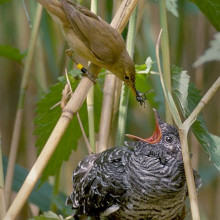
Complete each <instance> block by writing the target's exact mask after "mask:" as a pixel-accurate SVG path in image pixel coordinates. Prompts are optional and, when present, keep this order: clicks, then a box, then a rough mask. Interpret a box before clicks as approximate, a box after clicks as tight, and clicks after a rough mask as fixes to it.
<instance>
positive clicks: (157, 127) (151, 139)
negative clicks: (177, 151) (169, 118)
mask: <svg viewBox="0 0 220 220" xmlns="http://www.w3.org/2000/svg"><path fill="white" fill-rule="evenodd" d="M153 110H154V114H155V130H154V133H153V134H152V135H151V136H150V137H149V138H141V137H137V136H135V135H131V134H126V135H125V136H126V137H128V138H131V139H134V140H135V141H144V142H148V143H150V144H156V143H159V142H160V140H161V138H162V131H161V128H160V124H159V120H160V118H159V115H158V114H157V111H156V109H153Z"/></svg>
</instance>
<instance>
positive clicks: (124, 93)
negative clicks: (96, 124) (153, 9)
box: [116, 7, 138, 146]
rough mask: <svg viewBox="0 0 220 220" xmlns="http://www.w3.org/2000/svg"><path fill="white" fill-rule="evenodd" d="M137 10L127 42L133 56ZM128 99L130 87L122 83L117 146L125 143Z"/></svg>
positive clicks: (131, 19) (130, 21)
mask: <svg viewBox="0 0 220 220" xmlns="http://www.w3.org/2000/svg"><path fill="white" fill-rule="evenodd" d="M137 11H138V9H137V7H136V8H135V10H134V12H133V13H132V15H131V18H130V20H129V26H128V35H127V42H126V48H127V51H128V53H129V55H130V56H131V57H132V58H133V54H134V43H135V32H136V21H137ZM128 99H129V88H128V87H127V86H126V85H125V84H124V83H122V89H121V97H120V104H119V115H118V127H117V139H116V145H117V146H121V145H123V143H124V134H125V128H126V119H127V111H128Z"/></svg>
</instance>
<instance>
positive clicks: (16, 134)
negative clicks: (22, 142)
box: [5, 4, 42, 207]
mask: <svg viewBox="0 0 220 220" xmlns="http://www.w3.org/2000/svg"><path fill="white" fill-rule="evenodd" d="M41 14H42V6H41V5H39V4H38V5H37V10H36V15H35V22H34V25H33V30H32V32H31V37H30V43H29V47H28V54H27V58H26V60H25V65H24V73H23V77H22V82H21V88H20V94H19V101H18V106H17V113H16V119H15V125H14V129H13V135H12V142H11V147H10V155H9V161H8V168H7V175H6V182H5V190H6V206H7V207H8V204H9V201H10V194H11V186H12V180H13V174H14V165H15V161H16V156H17V150H18V142H19V138H20V132H21V124H22V119H23V110H24V100H25V96H26V91H27V86H28V81H29V77H30V69H31V63H32V60H33V55H34V48H35V45H36V41H37V36H38V31H39V26H40V20H41Z"/></svg>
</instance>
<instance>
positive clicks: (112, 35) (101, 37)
mask: <svg viewBox="0 0 220 220" xmlns="http://www.w3.org/2000/svg"><path fill="white" fill-rule="evenodd" d="M61 4H62V6H63V9H64V11H65V14H66V16H67V18H68V19H69V22H70V24H71V26H72V28H73V30H74V32H75V33H76V35H77V37H78V38H79V39H80V40H81V41H82V42H83V43H84V45H85V46H86V47H87V48H88V49H89V50H90V51H91V53H92V54H93V55H94V56H95V57H96V59H97V60H99V61H101V62H103V63H113V62H114V61H115V59H117V57H118V56H119V55H121V53H122V51H123V50H124V47H125V46H124V40H123V38H122V37H121V35H120V34H119V33H118V32H117V31H116V30H115V29H114V28H113V27H111V26H110V25H109V24H107V23H106V22H105V21H104V20H102V19H101V18H100V17H98V16H97V15H95V14H94V13H92V12H91V11H89V10H88V9H87V8H84V7H82V6H79V5H76V4H74V3H72V2H71V1H69V0H61Z"/></svg>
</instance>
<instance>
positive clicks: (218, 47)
mask: <svg viewBox="0 0 220 220" xmlns="http://www.w3.org/2000/svg"><path fill="white" fill-rule="evenodd" d="M214 60H217V61H218V60H220V32H218V33H216V34H215V39H214V40H212V41H211V42H210V48H209V49H207V50H206V51H205V53H204V54H203V55H202V56H201V57H200V58H199V59H198V60H197V61H196V62H195V63H194V64H193V66H194V67H197V66H199V65H201V64H203V63H205V62H209V61H214Z"/></svg>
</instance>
